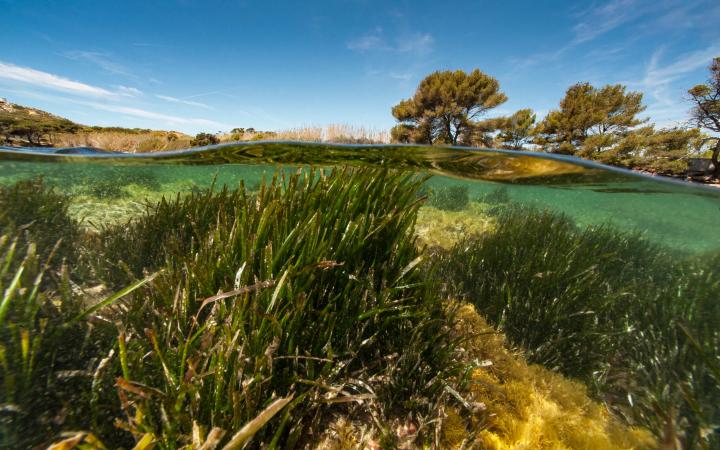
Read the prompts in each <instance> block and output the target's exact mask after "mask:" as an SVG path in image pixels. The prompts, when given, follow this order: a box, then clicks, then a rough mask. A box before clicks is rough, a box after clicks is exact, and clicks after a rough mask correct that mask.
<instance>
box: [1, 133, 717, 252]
mask: <svg viewBox="0 0 720 450" xmlns="http://www.w3.org/2000/svg"><path fill="white" fill-rule="evenodd" d="M334 165H350V166H360V167H368V166H369V167H385V168H393V169H402V170H408V171H414V172H417V173H421V174H430V175H432V178H431V179H430V180H429V181H428V182H427V184H428V186H429V187H430V188H431V189H435V190H441V189H444V188H448V187H451V186H460V187H463V188H466V189H467V193H468V197H469V200H470V201H477V202H483V197H484V196H486V195H487V194H490V193H493V192H495V191H498V190H502V191H504V194H507V198H505V199H503V201H504V202H512V203H515V204H522V205H529V206H532V207H535V208H539V209H543V210H545V209H546V210H549V211H555V212H559V213H563V214H566V215H567V216H569V217H570V218H572V219H573V220H574V221H575V222H576V223H577V224H578V225H580V226H593V225H594V226H601V225H603V226H613V227H615V228H617V229H620V230H623V231H627V232H632V233H640V234H642V235H643V236H644V237H646V238H647V239H649V240H651V241H653V242H657V243H659V244H662V245H665V246H667V247H669V248H672V249H675V250H678V251H681V252H684V253H702V252H706V251H713V250H718V249H720V234H718V231H717V225H718V224H720V189H714V188H709V187H705V186H701V185H696V184H690V183H684V182H679V181H675V180H668V179H663V178H662V177H657V178H655V177H648V176H644V175H639V174H635V173H632V172H628V171H620V170H616V169H611V168H606V167H602V166H599V165H596V164H592V163H587V162H584V161H581V160H572V159H570V158H562V159H544V155H540V154H528V153H520V152H504V153H503V152H492V151H486V150H477V151H468V150H459V149H456V150H451V149H443V148H428V147H415V148H413V147H397V146H332V145H325V146H323V145H317V144H292V143H290V144H287V143H280V144H278V143H265V144H250V145H247V144H246V145H224V146H217V147H213V148H211V149H208V150H201V151H184V152H169V153H168V154H163V155H159V154H147V155H142V156H136V155H134V156H132V157H129V158H128V157H113V156H112V155H110V156H108V155H103V156H102V157H86V156H58V155H52V156H50V155H36V154H30V155H28V154H24V155H18V154H15V153H12V154H9V152H5V153H4V154H3V153H2V152H0V184H6V185H7V184H12V183H15V182H17V181H19V180H23V179H33V178H37V177H42V178H43V179H44V180H45V182H46V183H48V184H49V185H52V186H56V187H57V188H58V190H59V191H61V192H63V193H67V194H69V195H71V196H72V197H73V199H74V200H73V206H72V209H71V210H72V213H73V214H74V215H75V216H76V217H77V218H78V219H82V220H83V221H84V222H85V224H86V226H88V227H90V228H96V227H98V226H101V225H102V224H104V223H108V222H118V221H123V220H127V219H130V218H132V217H133V216H135V215H137V214H139V213H142V212H143V211H144V209H145V207H144V204H145V203H146V202H148V201H149V202H155V201H158V200H159V199H160V198H162V197H163V196H165V197H174V196H175V195H177V194H183V193H187V192H191V191H199V190H202V189H207V188H209V187H210V186H211V185H214V186H215V187H221V186H223V185H225V186H228V187H231V188H234V187H237V186H239V184H240V182H243V183H244V185H245V187H246V188H248V189H250V190H253V189H256V188H257V187H258V186H259V185H260V184H261V183H262V181H263V180H265V181H270V180H271V179H272V177H273V176H274V175H276V174H279V173H282V172H285V173H290V172H293V171H296V170H301V169H302V168H303V167H332V166H334ZM504 194H503V195H504Z"/></svg>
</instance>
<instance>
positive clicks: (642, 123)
mask: <svg viewBox="0 0 720 450" xmlns="http://www.w3.org/2000/svg"><path fill="white" fill-rule="evenodd" d="M708 69H709V78H708V80H707V82H706V83H705V84H698V85H696V86H694V87H692V88H691V89H689V90H688V96H689V97H688V103H689V106H691V108H692V109H691V111H690V116H689V117H688V121H687V125H685V126H676V127H674V128H666V129H656V128H655V125H654V124H653V123H651V122H650V118H647V117H641V114H642V113H643V112H644V111H645V109H646V107H645V105H643V103H642V101H643V95H642V93H640V92H632V91H628V90H627V87H626V86H624V85H621V84H616V85H610V84H608V85H606V86H602V87H595V86H593V85H591V84H590V83H576V84H574V85H572V86H570V87H569V88H568V89H567V91H566V93H565V96H564V97H563V98H562V99H561V100H560V102H559V107H558V108H557V109H555V110H552V111H550V112H549V113H548V114H547V115H546V116H545V117H544V118H542V119H539V118H538V117H537V115H536V114H535V113H534V112H533V111H532V110H531V109H521V110H518V111H517V112H515V113H513V114H511V115H509V116H502V117H490V118H486V117H485V116H487V115H488V114H489V113H490V112H491V111H492V110H493V109H494V108H496V107H497V106H499V105H501V104H503V103H504V102H506V101H507V98H508V97H507V95H506V94H505V93H503V92H502V91H501V89H500V83H499V82H498V80H496V79H495V78H493V77H492V76H489V75H487V74H485V73H483V72H481V71H480V70H479V69H474V70H473V71H471V72H469V73H466V72H464V71H462V70H456V71H437V72H434V73H432V74H430V75H428V76H427V77H425V78H424V79H423V80H422V81H421V82H420V84H419V85H418V87H417V90H416V92H415V94H414V95H413V96H412V97H411V98H408V99H405V100H402V101H401V102H400V103H398V104H397V105H395V106H394V107H393V108H392V110H391V112H392V115H393V117H394V118H395V119H396V120H397V125H396V126H394V127H393V128H392V129H391V130H389V131H387V130H377V129H370V128H365V127H358V126H352V125H347V124H331V125H327V126H306V127H299V128H295V129H289V130H280V131H260V130H255V129H254V128H234V129H232V130H230V131H226V132H222V131H220V132H217V133H208V132H203V133H199V134H197V135H196V136H194V137H191V136H189V135H186V134H184V133H180V132H176V131H153V130H148V129H127V128H120V127H89V126H85V125H79V124H76V123H74V122H71V121H69V120H67V119H64V118H61V117H57V116H54V115H52V114H49V113H47V112H44V111H41V110H37V109H34V108H28V107H24V106H20V105H15V104H12V103H10V102H8V101H6V100H4V99H2V100H0V145H2V144H5V145H12V146H24V145H29V146H33V145H34V146H55V147H81V146H90V147H96V148H101V149H104V150H116V151H124V152H130V153H138V152H155V151H166V150H176V149H182V148H188V147H194V146H203V145H211V144H218V143H221V142H241V141H257V140H293V141H308V142H328V143H351V144H378V143H391V142H392V143H416V144H430V145H459V146H471V147H478V148H502V149H510V150H530V151H541V152H548V153H557V154H565V155H573V156H578V157H580V158H585V159H589V160H594V161H598V162H601V163H604V164H608V165H612V166H617V167H623V168H627V169H631V170H635V171H640V172H644V173H650V174H657V175H664V176H671V177H686V178H691V179H693V180H694V181H702V182H716V181H717V180H718V179H719V178H720V162H719V161H718V158H719V157H720V137H719V136H720V57H718V58H715V59H714V60H713V62H712V63H711V64H710V66H709V68H708ZM703 159H704V160H705V161H702V160H703ZM691 160H696V161H698V162H699V163H700V165H699V166H697V167H690V166H689V162H690V161H691Z"/></svg>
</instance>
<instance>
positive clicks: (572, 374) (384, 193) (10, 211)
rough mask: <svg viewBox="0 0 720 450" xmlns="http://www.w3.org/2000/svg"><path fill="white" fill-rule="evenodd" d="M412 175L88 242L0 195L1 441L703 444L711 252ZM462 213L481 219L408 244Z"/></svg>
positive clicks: (310, 175) (159, 208) (50, 205)
mask: <svg viewBox="0 0 720 450" xmlns="http://www.w3.org/2000/svg"><path fill="white" fill-rule="evenodd" d="M139 176H140V175H139ZM146 178H147V177H146ZM143 179H144V178H143V177H142V176H140V178H139V179H138V180H139V181H138V183H143V182H147V183H149V184H148V186H149V187H148V189H152V185H153V183H155V182H156V180H153V179H152V177H150V178H148V179H146V180H145V181H143ZM425 181H426V180H425V179H424V178H422V177H418V176H417V175H410V174H403V173H400V172H392V171H387V170H369V169H364V170H359V169H336V170H334V171H332V172H330V173H322V172H308V171H301V172H299V173H297V174H294V175H287V176H277V177H276V178H274V179H273V180H272V181H270V182H269V183H262V184H261V185H260V186H259V187H258V188H257V189H253V191H252V192H250V191H248V190H247V189H246V188H245V186H243V185H240V186H239V187H238V188H237V189H230V188H228V187H227V186H222V187H212V188H210V189H209V190H199V191H196V192H191V193H188V194H186V195H182V196H181V195H178V196H177V197H175V198H171V199H163V200H161V201H160V202H158V203H155V204H148V205H147V207H146V210H145V212H144V213H143V214H142V215H140V216H139V217H137V218H135V219H132V220H130V221H128V222H126V223H122V224H115V225H106V226H104V227H102V228H101V229H100V230H99V231H97V232H94V231H91V230H82V229H81V228H80V226H79V223H78V222H76V221H74V220H72V219H70V218H69V216H68V206H67V197H65V196H63V195H61V194H59V193H57V192H56V191H55V190H53V189H51V188H48V187H47V186H46V185H45V184H44V183H43V182H42V180H36V181H22V182H19V183H17V184H16V185H14V186H11V187H5V188H2V189H3V192H2V194H3V195H2V196H0V202H3V204H2V209H0V211H2V213H0V225H1V228H2V229H1V232H0V234H2V235H3V237H2V238H0V258H1V259H0V261H2V264H0V386H1V388H2V391H0V392H1V396H0V404H2V405H3V406H2V409H1V410H0V436H2V441H0V446H2V447H14V448H28V447H34V446H38V445H47V444H49V443H51V442H57V441H59V440H62V439H65V441H64V443H65V445H67V446H68V447H66V448H69V447H71V446H72V445H75V444H77V443H80V442H81V441H82V442H85V443H89V442H103V444H104V445H105V446H106V447H108V448H115V447H121V446H122V447H124V448H131V447H132V446H133V445H135V444H138V445H140V446H141V447H142V445H151V444H152V445H156V446H157V447H159V448H179V447H183V446H185V447H186V448H196V449H199V448H223V447H224V446H225V448H240V447H241V446H242V445H244V444H248V445H249V446H250V447H251V448H265V447H277V448H292V447H316V446H321V447H322V446H324V447H322V448H347V446H352V445H355V446H357V447H378V446H381V447H384V448H395V447H406V448H408V447H423V446H436V447H443V448H445V447H459V446H463V445H464V446H465V448H470V447H472V446H475V447H480V448H498V449H500V448H512V447H514V446H517V445H525V446H528V447H535V446H539V445H541V444H543V445H544V444H548V445H557V446H564V447H569V448H573V447H582V446H586V447H595V448H653V447H654V446H656V442H663V443H669V444H668V445H675V444H676V443H678V445H682V446H683V448H693V447H702V446H708V447H710V448H718V446H719V445H720V443H719V442H718V438H717V436H716V433H714V432H713V431H712V430H713V428H712V427H713V426H715V425H714V424H716V423H718V420H720V417H718V415H719V411H718V408H717V406H716V405H717V404H718V403H720V391H719V390H718V376H720V370H718V369H719V367H718V364H717V358H718V348H720V338H719V334H718V332H717V331H716V328H715V327H714V325H715V324H716V323H717V322H718V320H720V310H718V306H717V305H716V304H715V302H713V301H712V299H714V296H713V294H714V293H715V292H717V290H718V288H720V274H718V273H717V272H718V271H717V267H718V264H720V259H719V258H720V256H718V255H707V256H705V257H702V258H698V257H693V258H690V257H687V256H684V255H677V254H671V253H670V252H669V251H668V250H665V249H664V248H661V247H659V246H657V245H655V244H651V243H648V242H647V241H645V240H644V239H643V238H642V237H641V236H635V235H627V234H624V233H621V232H618V231H616V230H613V229H611V228H609V227H605V228H602V227H601V228H580V227H578V226H576V225H575V224H573V223H572V222H571V221H570V220H569V219H568V218H566V217H564V216H560V215H557V214H553V213H550V212H543V211H538V210H532V209H528V208H520V207H518V206H516V205H515V204H513V203H512V198H511V197H510V196H509V194H508V192H507V191H506V190H504V189H503V188H498V189H496V190H494V191H491V192H489V193H488V194H485V195H483V196H481V197H479V198H478V199H476V200H477V201H470V200H469V193H468V190H467V188H465V189H463V188H462V187H457V186H456V187H445V188H438V189H436V190H434V191H433V190H430V191H428V190H427V189H426V188H425V187H424V182H425ZM20 198H23V199H26V201H18V199H20ZM428 204H429V206H431V207H429V208H422V210H423V211H421V210H420V209H421V206H423V205H428ZM466 209H467V210H472V211H476V210H481V211H484V213H486V214H490V215H492V217H491V218H490V219H489V220H490V222H488V223H491V224H492V225H487V226H485V225H484V226H482V227H478V228H468V229H464V230H462V232H461V233H460V234H461V235H462V234H465V236H464V237H462V238H461V239H460V240H459V242H457V243H456V244H455V245H454V246H442V245H440V246H435V245H433V246H432V247H430V248H425V247H424V246H423V245H422V244H421V242H431V241H430V240H427V239H424V238H422V239H418V232H417V229H418V228H419V227H418V226H417V224H416V221H417V218H418V216H419V215H420V217H422V216H423V214H427V213H428V211H430V212H433V211H434V213H433V214H445V215H461V214H464V213H463V211H464V210H466ZM58 240H59V243H58ZM66 242H67V243H70V245H66V244H65V243H66ZM113 292H115V293H116V294H112V293H113ZM471 305H472V306H471ZM475 310H477V313H479V314H480V315H481V316H482V317H481V316H480V315H478V314H477V313H475ZM483 317H484V319H483ZM485 320H487V322H485ZM503 335H505V336H506V337H507V341H508V342H507V343H506V342H505V340H504V338H503ZM525 359H527V362H525ZM529 363H530V364H539V365H530V364H529ZM570 379H572V380H573V381H571V380H570ZM608 410H609V411H612V414H611V413H609V412H608ZM69 431H74V432H76V433H74V434H71V435H62V434H61V432H69ZM78 431H82V433H77V432H78ZM668 448H671V447H668Z"/></svg>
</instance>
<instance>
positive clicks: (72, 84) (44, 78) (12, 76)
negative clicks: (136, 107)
mask: <svg viewBox="0 0 720 450" xmlns="http://www.w3.org/2000/svg"><path fill="white" fill-rule="evenodd" d="M0 78H1V79H5V80H11V81H15V82H19V83H24V84H30V85H33V86H37V87H41V88H46V89H52V90H55V91H61V92H66V93H71V94H77V95H84V96H91V97H114V96H117V95H120V94H118V93H116V92H112V91H109V90H107V89H104V88H101V87H97V86H92V85H89V84H85V83H81V82H79V81H73V80H69V79H67V78H63V77H60V76H58V75H53V74H51V73H48V72H42V71H40V70H35V69H31V68H29V67H20V66H16V65H15V64H9V63H3V62H2V61H0Z"/></svg>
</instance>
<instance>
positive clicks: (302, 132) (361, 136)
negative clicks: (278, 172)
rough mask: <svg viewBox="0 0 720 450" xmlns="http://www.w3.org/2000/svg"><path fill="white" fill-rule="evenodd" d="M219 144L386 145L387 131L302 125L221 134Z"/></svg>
mask: <svg viewBox="0 0 720 450" xmlns="http://www.w3.org/2000/svg"><path fill="white" fill-rule="evenodd" d="M218 137H219V138H220V141H221V142H232V141H257V140H273V141H274V140H278V141H302V142H330V143H335V144H388V143H390V132H389V131H388V130H383V129H378V128H372V127H363V126H357V125H350V124H330V125H304V126H300V127H296V128H290V129H286V130H279V131H257V132H255V133H247V132H246V133H242V134H239V133H223V134H221V135H219V136H218Z"/></svg>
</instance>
